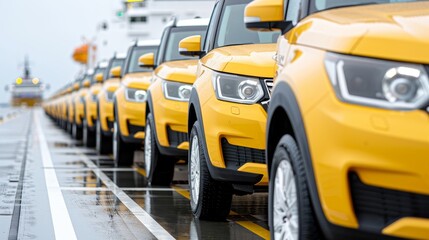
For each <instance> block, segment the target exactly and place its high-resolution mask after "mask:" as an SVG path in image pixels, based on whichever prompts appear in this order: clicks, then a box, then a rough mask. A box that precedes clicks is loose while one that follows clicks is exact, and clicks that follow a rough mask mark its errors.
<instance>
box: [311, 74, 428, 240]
mask: <svg viewBox="0 0 429 240" xmlns="http://www.w3.org/2000/svg"><path fill="white" fill-rule="evenodd" d="M326 81H328V80H327V79H326ZM428 120H429V117H428V114H427V112H424V111H422V110H416V111H409V112H404V111H392V110H383V109H377V108H370V107H363V106H358V105H351V104H346V103H342V102H339V101H338V100H337V98H336V97H335V95H334V94H328V95H326V96H325V97H324V98H323V99H322V100H321V101H319V103H318V104H317V105H316V106H315V107H313V108H312V109H311V110H310V111H309V112H307V113H305V115H304V125H305V128H306V132H307V138H308V143H309V147H310V152H311V156H312V163H313V167H314V174H315V178H316V184H317V189H318V194H319V198H320V202H321V206H323V212H324V215H325V216H326V218H327V219H328V221H329V222H331V223H333V224H335V225H337V226H341V227H346V228H352V229H359V230H360V231H362V232H368V233H373V234H381V233H383V234H386V235H390V236H395V237H404V238H419V239H422V238H427V236H429V208H428V207H422V206H421V205H419V201H425V200H424V199H429V162H428V157H427V156H429V137H428V136H429V124H428V123H429V121H428ZM322 126H323V127H322ZM356 178H357V179H359V181H360V182H361V184H357V183H356V181H355V180H353V179H356ZM358 183H359V182H358ZM368 189H371V190H368ZM390 191H393V192H394V193H393V194H390V193H391V192H390ZM388 193H389V194H390V195H389V194H388ZM386 196H390V197H388V199H386ZM400 196H402V197H400ZM362 199H363V200H362ZM394 199H396V201H395V200H394ZM422 199H423V200H422ZM426 205H427V204H426Z"/></svg>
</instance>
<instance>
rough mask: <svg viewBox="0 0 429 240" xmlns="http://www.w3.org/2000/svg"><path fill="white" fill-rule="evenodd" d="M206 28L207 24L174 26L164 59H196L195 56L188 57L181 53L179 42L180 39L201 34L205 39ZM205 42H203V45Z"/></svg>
mask: <svg viewBox="0 0 429 240" xmlns="http://www.w3.org/2000/svg"><path fill="white" fill-rule="evenodd" d="M206 30H207V27H206V26H195V27H176V28H172V29H171V32H170V36H169V38H168V43H167V47H166V50H165V55H164V61H175V60H185V59H195V57H187V56H183V55H180V54H179V42H180V40H182V39H184V38H186V37H189V36H193V35H201V39H205V38H206ZM203 44H204V43H202V45H203Z"/></svg>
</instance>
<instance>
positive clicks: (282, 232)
mask: <svg viewBox="0 0 429 240" xmlns="http://www.w3.org/2000/svg"><path fill="white" fill-rule="evenodd" d="M273 225H274V226H273V227H274V239H288V240H297V239H298V231H299V215H298V195H297V188H296V183H295V175H294V172H293V170H292V165H291V164H290V162H289V161H287V160H286V159H284V160H282V161H281V162H280V164H279V166H278V168H277V170H276V176H275V179H274V196H273Z"/></svg>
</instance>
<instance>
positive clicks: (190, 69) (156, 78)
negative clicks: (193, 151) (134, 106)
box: [142, 19, 208, 185]
mask: <svg viewBox="0 0 429 240" xmlns="http://www.w3.org/2000/svg"><path fill="white" fill-rule="evenodd" d="M207 24H208V19H189V20H181V21H176V20H174V21H172V22H171V23H169V24H167V26H166V27H165V29H164V32H163V35H162V38H161V45H160V46H159V49H160V50H159V52H158V55H157V56H156V63H154V61H152V62H151V61H150V60H149V61H146V62H147V65H149V66H152V67H153V66H154V65H156V66H157V67H156V69H155V70H154V73H153V79H152V81H153V83H152V85H151V86H150V88H149V89H148V96H147V103H148V104H147V109H146V130H145V133H146V138H145V145H144V150H145V171H146V174H147V179H148V182H149V184H150V185H169V184H170V183H171V181H172V180H173V175H174V166H175V163H176V161H177V160H179V159H186V158H187V155H188V149H189V143H188V136H187V132H188V129H187V125H188V122H187V119H188V100H189V96H190V93H191V89H192V84H193V83H194V81H195V79H196V77H197V76H196V71H197V62H198V60H197V59H193V57H185V56H181V55H180V54H179V49H178V45H179V41H180V40H182V39H183V38H184V37H188V36H191V35H195V34H198V35H203V34H205V32H206V29H207ZM145 57H146V56H142V60H144V58H145ZM143 62H145V61H143ZM147 65H146V66H147Z"/></svg>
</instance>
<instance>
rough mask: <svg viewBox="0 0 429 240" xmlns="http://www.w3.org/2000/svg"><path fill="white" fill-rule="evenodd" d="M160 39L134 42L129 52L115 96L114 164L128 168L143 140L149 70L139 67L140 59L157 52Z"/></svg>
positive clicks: (150, 74) (150, 75)
mask: <svg viewBox="0 0 429 240" xmlns="http://www.w3.org/2000/svg"><path fill="white" fill-rule="evenodd" d="M158 46H159V40H143V41H136V42H135V43H133V44H132V46H131V47H130V48H129V49H128V53H127V58H126V59H125V62H124V65H123V72H122V80H121V85H120V87H119V88H118V89H117V90H116V92H115V95H114V100H113V102H114V104H113V105H114V110H113V112H114V116H115V120H114V123H113V155H114V159H115V165H117V166H127V165H128V166H129V165H131V164H132V163H133V159H134V151H135V150H136V148H137V147H141V146H142V144H143V140H144V137H145V133H144V129H145V124H146V119H145V118H144V116H145V111H146V95H147V93H146V90H147V89H148V88H149V85H150V83H151V82H150V79H151V77H152V70H150V69H147V68H142V67H140V66H139V58H140V57H141V56H142V55H144V54H146V53H156V52H157V51H158Z"/></svg>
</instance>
